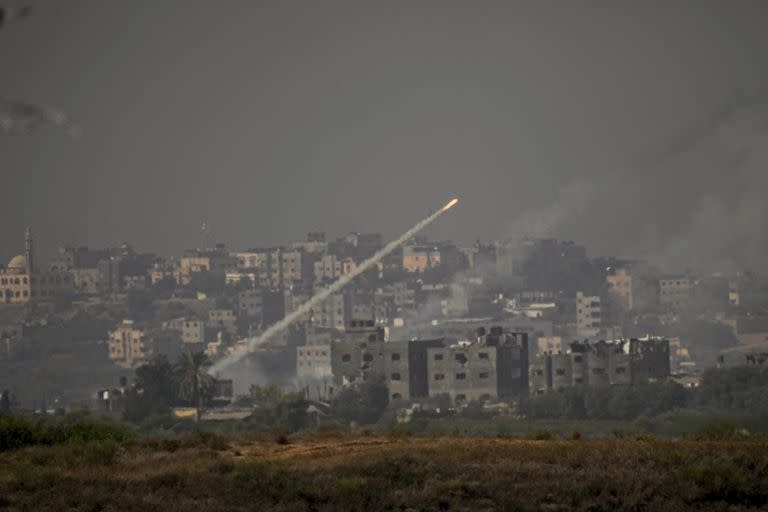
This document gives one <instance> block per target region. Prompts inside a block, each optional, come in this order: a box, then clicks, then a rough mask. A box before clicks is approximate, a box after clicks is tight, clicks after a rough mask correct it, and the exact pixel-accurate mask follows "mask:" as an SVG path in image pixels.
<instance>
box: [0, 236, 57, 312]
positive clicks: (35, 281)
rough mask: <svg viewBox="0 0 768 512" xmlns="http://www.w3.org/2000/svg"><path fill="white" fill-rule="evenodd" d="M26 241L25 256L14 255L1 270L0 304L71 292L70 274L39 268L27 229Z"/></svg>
mask: <svg viewBox="0 0 768 512" xmlns="http://www.w3.org/2000/svg"><path fill="white" fill-rule="evenodd" d="M25 242H26V243H25V253H24V255H18V256H14V257H13V258H11V260H10V261H9V262H8V264H7V265H6V266H5V268H4V269H0V304H24V303H27V302H30V301H52V300H53V299H54V298H55V297H56V296H57V295H59V294H61V293H68V292H71V291H72V277H71V275H70V274H69V273H68V272H67V271H60V270H58V269H56V270H49V271H43V272H39V271H38V269H37V267H36V266H35V251H34V246H33V241H32V232H31V230H30V229H29V228H28V229H27V232H26V240H25Z"/></svg>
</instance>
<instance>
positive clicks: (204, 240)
mask: <svg viewBox="0 0 768 512" xmlns="http://www.w3.org/2000/svg"><path fill="white" fill-rule="evenodd" d="M207 250H208V223H207V222H206V221H203V225H202V226H200V251H201V252H205V251H207Z"/></svg>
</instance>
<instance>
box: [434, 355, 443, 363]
mask: <svg viewBox="0 0 768 512" xmlns="http://www.w3.org/2000/svg"><path fill="white" fill-rule="evenodd" d="M442 360H443V354H435V361H442Z"/></svg>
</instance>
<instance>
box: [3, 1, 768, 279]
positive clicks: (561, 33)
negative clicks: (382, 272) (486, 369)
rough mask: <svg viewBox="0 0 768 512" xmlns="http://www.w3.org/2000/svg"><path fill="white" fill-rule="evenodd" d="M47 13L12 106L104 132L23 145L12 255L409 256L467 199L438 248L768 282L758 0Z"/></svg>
mask: <svg viewBox="0 0 768 512" xmlns="http://www.w3.org/2000/svg"><path fill="white" fill-rule="evenodd" d="M35 7H36V9H35V10H34V16H31V17H29V18H28V19H26V20H23V22H19V23H14V24H12V25H9V26H8V28H7V29H6V30H4V33H3V44H2V45H0V62H1V63H2V66H3V77H4V80H3V83H4V86H3V95H4V96H6V97H9V98H14V99H19V100H22V99H31V100H35V101H37V102H40V103H42V104H45V105H51V106H55V107H57V108H60V109H63V110H64V111H66V112H67V113H68V114H69V115H70V116H71V117H72V119H73V121H74V122H76V123H77V124H78V125H79V126H80V127H81V129H82V135H81V136H80V137H78V138H76V139H74V140H72V139H70V138H68V137H66V136H62V134H61V133H59V132H57V131H56V130H49V129H45V130H41V131H40V133H38V134H37V135H36V137H34V138H19V137H11V138H8V137H4V138H3V139H2V140H0V152H2V154H3V155H4V165H3V168H4V172H3V175H4V185H5V187H6V189H9V190H14V193H13V194H9V195H8V196H7V197H6V198H5V199H4V201H3V209H4V211H5V212H6V214H4V215H2V220H1V221H0V222H1V224H0V229H2V230H3V232H4V233H7V234H8V235H9V236H5V237H3V242H2V246H1V248H0V255H1V256H2V258H3V259H8V258H10V257H11V256H13V255H14V254H15V253H16V252H17V250H16V249H15V245H16V244H17V243H18V242H17V240H18V237H20V236H21V233H23V229H24V227H25V226H26V225H32V226H34V227H35V229H36V232H37V233H38V234H39V236H38V239H39V245H40V248H41V250H42V251H43V252H44V253H45V254H51V253H52V252H53V251H54V250H55V249H56V247H57V246H58V245H59V244H61V243H70V242H75V243H78V244H92V245H93V244H96V245H108V244H116V243H119V242H122V241H129V242H131V243H133V244H134V245H137V246H139V247H142V248H145V249H147V250H153V251H156V252H159V253H161V254H172V253H174V252H178V251H179V250H181V249H184V248H188V247H195V246H196V244H197V241H198V239H199V236H198V229H199V225H200V222H202V221H203V220H207V221H208V223H209V225H210V226H211V231H212V236H213V237H214V238H215V239H216V240H219V241H222V242H226V243H227V244H228V245H230V246H232V247H243V248H244V247H249V246H252V245H254V244H257V243H260V244H279V243H286V242H288V241H289V240H291V239H292V238H296V237H299V236H301V234H302V233H304V232H305V231H309V230H325V231H328V232H329V233H335V234H337V235H341V234H343V233H344V232H346V231H352V230H371V231H377V232H382V233H384V234H385V235H386V236H387V237H388V238H392V237H394V236H396V235H397V234H398V232H399V230H402V229H404V228H405V227H407V226H408V225H409V224H410V223H411V222H412V221H413V219H416V218H419V217H421V216H423V215H424V214H426V213H428V211H429V208H430V207H431V205H433V204H435V203H438V202H439V201H441V200H443V199H444V198H445V197H451V196H452V195H458V194H461V196H462V198H463V200H464V202H466V203H467V205H468V208H467V209H466V210H465V211H464V212H463V213H462V214H461V215H457V216H456V218H454V219H453V220H452V222H451V223H450V225H448V224H446V225H441V226H436V227H435V228H434V237H435V238H437V239H440V238H451V239H455V240H459V241H463V242H465V243H469V242H473V241H474V240H475V239H484V240H486V239H494V238H499V237H506V236H518V235H521V234H532V235H540V236H555V237H560V238H567V239H574V240H579V241H581V242H583V243H585V244H587V245H588V246H589V248H590V252H591V253H593V254H622V255H625V256H626V255H629V254H636V253H637V252H638V251H639V252H641V253H643V256H644V257H651V256H653V255H654V253H657V255H659V254H658V253H663V254H661V255H663V256H664V258H665V259H669V260H671V261H670V262H671V263H675V264H680V263H681V262H690V260H691V258H690V255H691V254H696V255H697V263H700V264H704V263H721V261H720V260H723V259H725V260H728V262H729V263H734V264H735V265H734V266H745V265H746V266H751V267H758V266H763V265H764V263H763V262H764V261H765V258H764V255H765V254H766V237H765V233H766V232H767V231H768V230H766V229H765V227H766V226H765V219H766V218H768V215H766V211H765V207H764V202H763V201H762V199H761V198H760V197H755V196H756V195H759V192H758V191H759V190H760V189H761V188H765V185H766V183H765V174H766V173H764V172H760V170H761V169H762V167H763V166H764V162H765V158H764V157H765V155H764V153H761V152H760V151H762V149H761V148H762V147H764V146H765V144H764V140H765V139H764V137H765V130H764V123H765V103H766V102H765V94H764V93H765V90H766V83H768V76H767V75H768V71H766V68H765V66H763V65H761V61H762V56H764V55H765V54H766V51H768V42H767V41H766V38H765V37H764V35H763V30H764V22H765V20H766V15H765V8H764V5H762V3H761V2H759V1H755V2H748V1H742V2H739V7H738V8H731V6H729V5H727V4H725V3H722V2H704V3H701V2H674V3H673V4H667V3H664V4H660V3H645V4H639V3H637V4H627V5H622V6H613V5H609V4H605V3H599V2H598V3H595V2H590V3H585V4H583V5H581V6H578V7H577V6H561V5H558V4H551V5H548V6H543V5H535V4H533V3H530V2H521V3H518V4H513V5H504V4H499V3H494V2H480V3H476V4H473V6H472V7H468V6H466V5H462V3H460V2H454V3H450V4H445V3H441V4H440V7H439V8H437V5H433V4H431V3H429V2H422V3H419V4H418V5H413V4H410V3H403V2H394V3H388V4H386V5H372V4H371V5H364V4H360V3H357V2H351V3H350V2H347V3H343V2H331V3H328V4H324V5H323V6H306V5H294V6H288V5H286V4H284V3H281V2H261V3H258V4H244V3H243V4H240V3H234V4H229V5H227V6H214V5H211V4H209V3H207V2H181V3H179V2H176V3H174V2H163V3H147V2H133V3H131V4H130V5H119V6H118V5H107V4H104V3H102V2H95V1H90V2H89V1H73V2H68V3H67V4H66V5H64V4H61V5H59V4H57V3H45V2H42V3H41V5H39V6H38V5H36V4H34V3H33V8H35ZM694 176H695V178H694ZM40 205H45V208H41V207H40ZM170 205H172V206H171V207H169V206H170ZM395 205H396V207H395ZM11 212H13V215H10V213H11ZM713 223H714V224H715V231H716V232H717V233H718V234H719V239H720V240H722V241H721V242H719V243H717V244H715V243H713V242H712V241H709V240H706V238H708V237H707V235H708V234H709V233H711V232H712V230H711V229H710V228H709V227H710V225H711V224H713ZM702 224H703V225H702ZM12 233H17V236H16V237H12V236H10V235H11V234H12ZM731 243H738V244H741V245H742V246H741V248H740V249H739V250H729V249H730V244H731ZM701 249H713V251H712V252H715V253H716V254H711V255H708V254H705V255H704V256H703V257H704V258H705V260H704V261H702V260H699V258H701V257H702V252H705V253H706V252H709V251H702V250H701ZM724 253H725V254H724ZM710 260H711V261H710ZM763 268H764V266H763Z"/></svg>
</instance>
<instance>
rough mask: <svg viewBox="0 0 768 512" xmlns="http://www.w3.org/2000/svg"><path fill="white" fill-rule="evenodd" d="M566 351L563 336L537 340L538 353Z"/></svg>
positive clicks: (544, 337) (543, 337)
mask: <svg viewBox="0 0 768 512" xmlns="http://www.w3.org/2000/svg"><path fill="white" fill-rule="evenodd" d="M559 351H565V346H564V345H563V338H562V337H561V336H541V337H539V338H538V339H537V340H536V353H537V354H543V353H545V352H559Z"/></svg>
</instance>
